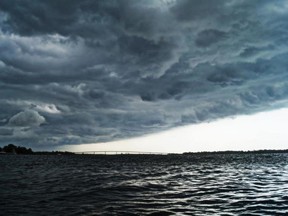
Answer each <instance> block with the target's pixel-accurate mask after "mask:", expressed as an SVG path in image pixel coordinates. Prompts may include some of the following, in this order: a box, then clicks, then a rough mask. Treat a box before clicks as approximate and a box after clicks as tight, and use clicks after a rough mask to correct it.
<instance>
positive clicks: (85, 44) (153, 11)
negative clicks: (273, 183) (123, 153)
mask: <svg viewBox="0 0 288 216" xmlns="http://www.w3.org/2000/svg"><path fill="white" fill-rule="evenodd" d="M287 10H288V3H287V1H286V0H278V1H270V0H254V1H250V0H221V1H210V0H153V1H152V0H151V1H150V0H137V1H136V0H82V1H78V0H37V1H33V0H1V1H0V145H4V144H7V143H14V144H18V145H23V146H29V147H32V148H33V147H34V148H38V149H41V148H42V149H53V148H55V149H56V148H61V147H62V146H71V148H72V146H73V148H74V146H76V145H80V144H89V143H94V144H95V143H104V142H113V143H114V142H116V141H121V142H123V140H133V139H137V137H143V136H144V137H148V136H149V137H150V136H151V137H154V136H158V135H159V136H160V135H163V133H164V135H165V134H166V133H174V131H176V130H177V131H180V130H181V131H182V130H184V131H185V130H186V129H187V128H190V127H193V130H192V129H191V132H190V131H189V133H193V132H192V131H197V130H198V129H199V130H200V129H201V128H202V126H203V125H205V124H207V122H210V123H209V124H210V125H214V124H215V125H218V126H217V127H216V126H215V130H216V128H217V131H219V130H220V129H221V128H222V127H221V124H220V125H219V124H218V123H219V122H222V121H224V122H226V121H228V122H230V120H231V118H232V120H233V119H234V120H235V119H236V120H235V121H233V122H234V123H233V122H232V120H231V122H230V123H231V125H233V124H235V122H238V116H247V117H252V116H255V115H257V113H261V115H262V114H263V113H266V114H263V115H265V116H266V115H268V117H267V118H268V119H269V116H270V114H269V113H271V112H273V113H274V112H277V113H278V111H277V110H281V109H282V108H285V107H287V99H288V73H287V69H288V61H287V58H288V34H287V33H288V23H287V19H288V13H287ZM279 113H283V112H282V111H281V112H280V111H279ZM239 118H242V117H239ZM252 118H254V117H252ZM263 118H264V117H263ZM275 118H276V117H275ZM283 118H284V114H283ZM227 119H228V120H227ZM229 119H230V120H229ZM276 119H278V117H277V118H276ZM280 119H281V118H280ZM217 122H218V123H217ZM240 122H241V121H240ZM230 123H229V124H230ZM237 124H238V123H237ZM239 124H240V123H239ZM277 126H278V127H280V128H281V124H280V123H279V124H277V123H275V127H277ZM259 127H261V125H259ZM175 128H176V129H175ZM197 128H198V129H197ZM207 128H208V127H207ZM209 128H210V126H209ZM255 128H256V127H255ZM252 129H253V128H252ZM187 130H188V129H187ZM203 130H204V129H203ZM205 130H206V129H205ZM207 130H210V129H207ZM238 130H239V132H240V130H242V129H241V127H239V129H238ZM229 131H230V128H229V127H223V128H222V131H221V133H224V134H227V133H229ZM187 133H188V132H187ZM195 133H196V132H195ZM197 133H198V132H197ZM255 133H257V132H255ZM164 135H163V136H164ZM183 136H184V135H183ZM197 136H198V135H197ZM199 136H200V135H199ZM235 136H237V134H235ZM239 136H242V135H239ZM245 136H246V135H245ZM247 136H248V134H247ZM200 137H201V136H200ZM272 137H273V136H272ZM202 138H203V140H204V141H205V140H206V138H205V135H203V136H202ZM218 139H219V140H220V139H223V140H225V139H226V137H225V136H224V137H222V136H221V137H218ZM227 139H228V138H227ZM152 141H153V140H151V142H152ZM121 142H119V146H120V145H121ZM129 142H130V141H129ZM153 142H157V139H155V140H154V141H153ZM207 142H208V141H207ZM283 142H284V141H283ZM271 143H272V144H273V142H271ZM171 145H172V144H171ZM174 145H177V143H175V144H174ZM254 145H256V144H254ZM257 145H258V144H257ZM91 146H92V145H91ZM215 146H216V145H215ZM217 146H219V147H217V149H222V148H223V146H221V145H220V144H219V145H217ZM147 147H148V144H147ZM263 147H264V144H263ZM273 148H277V146H273ZM212 149H214V147H213V148H212Z"/></svg>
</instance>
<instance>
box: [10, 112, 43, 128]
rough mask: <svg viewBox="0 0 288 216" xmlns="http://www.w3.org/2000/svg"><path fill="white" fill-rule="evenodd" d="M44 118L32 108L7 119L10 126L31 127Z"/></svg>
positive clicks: (37, 124)
mask: <svg viewBox="0 0 288 216" xmlns="http://www.w3.org/2000/svg"><path fill="white" fill-rule="evenodd" d="M44 122H45V118H44V117H43V116H41V115H39V113H38V112H36V111H34V110H25V111H22V112H20V113H17V114H16V115H14V116H12V117H11V118H10V119H9V122H8V125H9V126H12V127H33V126H40V125H41V124H43V123H44Z"/></svg>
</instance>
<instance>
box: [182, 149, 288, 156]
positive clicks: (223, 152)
mask: <svg viewBox="0 0 288 216" xmlns="http://www.w3.org/2000/svg"><path fill="white" fill-rule="evenodd" d="M249 153H253V154H255V153H258V154H266V153H288V149H280V150H278V149H262V150H251V151H212V152H209V151H202V152H184V153H183V154H185V155H189V154H200V155H201V154H249Z"/></svg>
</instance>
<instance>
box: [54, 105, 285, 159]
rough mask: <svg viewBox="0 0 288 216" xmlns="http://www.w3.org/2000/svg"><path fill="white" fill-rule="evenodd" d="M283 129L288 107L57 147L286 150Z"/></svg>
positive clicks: (162, 150) (166, 150) (163, 150)
mask: <svg viewBox="0 0 288 216" xmlns="http://www.w3.org/2000/svg"><path fill="white" fill-rule="evenodd" d="M287 128H288V109H280V110H274V111H270V112H261V113H257V114H254V115H249V116H248V115H242V116H237V117H235V118H226V119H221V120H218V121H213V122H210V123H202V124H195V125H189V126H182V127H178V128H175V129H171V130H168V131H165V132H161V133H157V134H152V135H146V136H143V137H138V138H132V139H126V140H120V141H114V142H108V143H97V144H83V145H68V146H61V147H59V149H58V150H62V151H67V150H70V151H73V152H86V153H88V152H90V151H98V152H97V153H98V154H105V151H108V152H106V154H115V152H113V151H120V152H121V151H135V153H137V152H145V153H183V152H203V151H227V150H232V151H253V150H263V149H287V140H288V133H287ZM99 151H103V152H99ZM90 153H92V154H93V152H90Z"/></svg>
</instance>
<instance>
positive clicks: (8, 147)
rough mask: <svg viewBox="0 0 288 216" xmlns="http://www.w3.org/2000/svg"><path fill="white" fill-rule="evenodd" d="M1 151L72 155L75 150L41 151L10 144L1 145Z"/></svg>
mask: <svg viewBox="0 0 288 216" xmlns="http://www.w3.org/2000/svg"><path fill="white" fill-rule="evenodd" d="M0 153H5V154H34V155H71V154H74V153H73V152H67V151H65V152H61V151H52V152H50V151H41V152H34V151H33V150H32V149H31V148H25V147H23V146H16V145H14V144H8V145H6V146H4V147H0Z"/></svg>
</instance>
